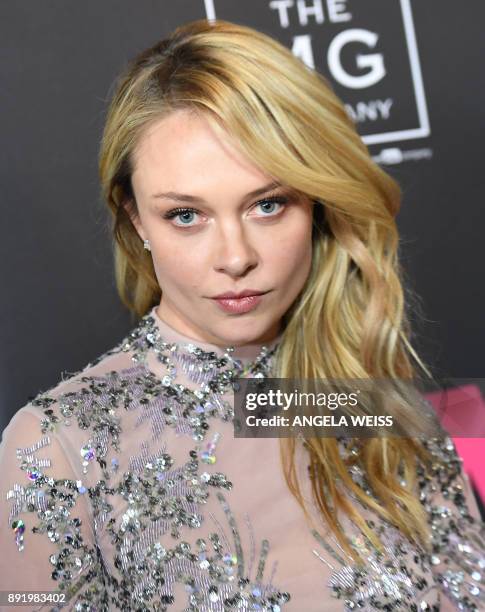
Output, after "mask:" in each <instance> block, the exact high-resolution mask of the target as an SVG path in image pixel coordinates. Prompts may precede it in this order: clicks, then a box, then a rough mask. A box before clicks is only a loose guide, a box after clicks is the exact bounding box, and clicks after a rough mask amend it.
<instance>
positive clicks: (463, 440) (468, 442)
mask: <svg viewBox="0 0 485 612" xmlns="http://www.w3.org/2000/svg"><path fill="white" fill-rule="evenodd" d="M426 398H427V399H428V400H429V401H430V402H431V403H432V404H433V406H434V408H435V409H436V411H437V413H438V415H439V416H440V421H441V423H442V425H443V427H445V428H446V429H447V430H448V431H449V432H450V436H451V437H452V439H453V442H454V444H455V446H456V450H457V452H458V454H459V455H460V456H461V458H462V459H463V467H464V470H465V472H466V473H467V474H468V475H469V476H470V479H471V480H472V482H473V484H474V486H475V487H476V489H477V491H478V492H479V494H480V497H481V498H482V500H484V501H485V470H484V469H483V459H484V457H485V401H484V399H483V397H482V394H481V392H480V389H479V387H477V385H472V384H469V385H462V386H460V387H454V388H452V389H446V390H445V391H442V392H440V391H437V392H433V393H427V394H426ZM471 433H473V435H474V436H482V437H468V436H470V434H471ZM460 434H461V436H460ZM462 436H467V437H462Z"/></svg>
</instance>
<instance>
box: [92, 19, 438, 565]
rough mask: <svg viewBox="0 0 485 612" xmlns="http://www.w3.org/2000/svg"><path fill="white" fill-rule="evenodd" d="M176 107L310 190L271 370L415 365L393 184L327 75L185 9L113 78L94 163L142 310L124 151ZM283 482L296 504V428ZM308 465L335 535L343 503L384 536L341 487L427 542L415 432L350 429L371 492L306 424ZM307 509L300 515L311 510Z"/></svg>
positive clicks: (270, 43)
mask: <svg viewBox="0 0 485 612" xmlns="http://www.w3.org/2000/svg"><path fill="white" fill-rule="evenodd" d="M178 109H192V110H197V111H200V112H203V113H204V116H205V117H207V119H209V120H210V121H211V122H212V124H213V126H214V128H215V129H221V128H222V129H223V130H225V131H226V132H227V133H228V134H229V135H230V136H232V137H233V138H234V141H236V142H237V143H238V144H239V147H240V149H241V150H242V151H243V153H245V154H246V155H247V157H248V158H250V159H251V160H252V161H253V162H254V163H255V164H256V165H258V166H259V167H260V168H262V169H264V170H265V171H266V172H267V173H268V174H270V175H272V176H273V177H275V178H276V179H279V180H280V181H281V182H282V183H283V184H286V185H289V186H291V187H292V188H294V189H295V190H297V191H298V192H301V193H302V194H305V195H307V196H309V197H310V198H312V199H313V200H314V201H315V204H316V205H315V207H314V232H313V236H312V241H313V261H312V267H311V271H310V274H309V277H308V280H307V282H306V284H305V286H304V288H303V290H302V291H301V292H300V295H299V296H298V298H297V299H296V301H295V302H294V304H293V305H292V307H291V308H290V310H289V311H288V312H287V313H286V314H285V317H284V333H283V338H282V341H281V343H280V345H279V347H278V351H277V354H276V357H275V365H274V374H273V375H274V376H275V377H278V378H294V379H295V378H296V379H327V378H328V379H334V378H335V379H351V378H352V379H355V378H359V379H372V378H401V379H412V378H413V377H414V375H415V373H416V371H417V368H416V366H418V367H419V368H421V370H423V371H424V372H425V373H426V375H428V376H431V375H430V373H429V372H428V370H427V368H426V366H425V365H424V364H423V363H422V361H421V360H420V358H419V357H418V355H417V354H416V352H415V350H414V349H413V347H412V346H411V343H410V337H411V328H410V323H409V317H408V314H407V305H408V300H407V299H406V300H405V299H404V289H403V287H404V283H403V281H402V279H403V278H404V276H403V274H404V272H403V270H402V269H401V267H400V263H399V260H398V246H399V236H398V231H397V228H396V222H395V217H396V214H397V212H398V210H399V207H400V200H401V190H400V187H399V185H398V184H397V182H396V181H395V180H394V179H393V178H392V177H391V176H389V175H388V174H387V173H386V172H385V171H384V170H382V169H381V168H380V167H379V166H378V165H377V164H376V163H375V162H374V161H373V160H372V158H371V156H370V154H369V152H368V150H367V148H366V146H365V145H364V144H363V142H362V140H361V138H360V137H359V135H358V133H357V131H356V129H355V126H354V124H353V122H352V121H351V119H350V118H349V117H348V115H347V113H346V111H345V108H344V106H343V104H342V102H341V101H340V100H339V98H338V97H337V96H336V95H335V93H334V92H333V91H332V88H331V86H330V84H329V82H328V81H327V80H326V78H325V77H324V76H323V75H321V74H320V73H318V72H317V71H315V70H312V69H310V68H308V67H307V66H305V65H304V64H303V63H302V62H301V61H300V60H299V59H298V58H296V57H295V56H294V55H293V54H292V53H291V51H290V50H289V49H287V48H286V47H284V46H283V45H281V44H280V43H278V42H277V41H275V40H274V39H272V38H271V37H270V36H268V35H266V34H264V33H261V32H259V31H257V30H254V29H252V28H249V27H245V26H242V25H237V24H234V23H231V22H228V21H222V20H219V21H216V22H214V23H209V22H208V21H206V20H197V21H192V22H190V23H186V24H184V25H182V26H180V27H178V28H177V29H175V30H174V31H173V32H172V34H171V35H170V36H169V37H168V38H165V39H163V40H161V41H160V42H158V43H157V44H155V45H153V46H152V47H150V48H148V49H146V50H144V51H143V52H141V53H140V54H139V55H138V56H137V57H135V58H134V59H133V60H132V61H131V62H130V63H129V64H128V66H127V67H126V69H125V70H124V71H123V73H122V75H121V76H120V77H119V79H118V80H117V82H116V84H115V91H114V93H113V95H112V99H111V102H110V105H109V108H108V112H107V118H106V123H105V129H104V133H103V137H102V142H101V148H100V156H99V171H100V178H101V185H102V191H103V197H104V199H105V200H106V202H107V204H108V206H109V208H110V210H111V212H112V214H113V220H114V223H113V236H114V251H115V267H116V283H117V287H118V291H119V294H120V297H121V299H122V301H123V302H124V304H125V305H126V306H127V307H128V308H129V309H130V310H131V311H132V312H133V313H135V314H136V315H137V316H139V317H141V316H143V315H144V314H146V313H147V311H148V310H149V309H150V308H151V307H152V306H154V305H155V304H158V303H159V302H160V299H161V289H160V287H159V285H158V282H157V279H156V276H155V271H154V268H153V264H152V259H151V257H150V256H149V255H148V254H147V253H146V251H144V249H143V244H142V241H141V240H140V237H139V235H138V234H137V232H136V230H135V228H134V226H133V224H132V222H131V219H130V215H129V214H128V211H127V204H130V205H132V206H134V207H135V210H136V201H135V198H134V194H133V191H132V187H131V173H132V153H133V151H134V148H135V147H136V144H137V142H138V141H139V139H140V136H141V134H142V133H143V131H144V130H145V129H146V128H147V126H148V125H149V124H150V123H152V122H154V121H159V120H160V119H161V118H162V117H164V116H167V115H168V114H170V113H172V112H173V111H175V110H178ZM280 442H281V444H280V450H281V462H282V467H283V470H284V475H285V479H286V482H287V484H288V487H289V489H290V491H291V492H292V493H293V495H294V496H295V497H296V499H297V500H298V502H299V503H300V505H301V506H302V508H303V510H304V512H305V515H306V516H307V518H309V519H310V515H309V513H308V512H307V509H306V506H305V502H304V500H303V496H302V494H301V488H300V484H299V481H298V478H297V476H296V470H295V445H296V439H295V438H282V439H281V440H280ZM304 446H305V448H306V450H307V452H308V455H309V477H310V479H311V488H312V492H313V495H314V499H315V501H316V503H317V508H318V509H319V510H320V512H321V516H322V518H323V519H324V521H325V522H326V524H327V525H328V526H329V527H330V529H331V531H332V532H333V533H334V534H335V536H336V537H337V539H338V541H339V542H340V544H341V545H342V546H343V547H344V549H345V550H346V551H347V552H348V554H349V555H350V556H351V557H353V558H358V557H359V555H358V554H357V555H355V551H354V550H353V549H352V547H351V546H350V544H349V541H348V539H347V537H346V536H345V534H344V533H343V530H342V527H341V524H340V521H339V519H338V516H339V513H340V512H344V513H345V514H346V515H347V516H348V517H349V518H350V519H351V520H352V521H353V522H354V523H355V524H356V525H357V526H358V527H359V528H360V529H361V530H362V532H363V533H364V534H365V535H366V536H367V537H368V538H369V540H370V541H371V542H372V543H373V544H374V545H375V546H376V547H377V548H378V549H381V550H382V548H381V542H380V540H379V538H378V537H377V535H376V534H375V533H374V532H373V531H372V530H371V529H370V528H369V526H368V525H367V522H366V521H365V520H364V518H363V516H362V515H361V513H360V512H359V511H358V509H357V508H356V507H355V505H353V504H351V503H350V502H349V497H348V495H347V493H349V492H351V493H353V494H354V495H355V496H356V497H357V499H358V500H359V501H360V502H362V503H363V504H364V505H365V506H366V507H368V508H370V509H372V510H374V511H375V512H376V513H377V514H378V515H380V516H381V517H382V518H383V519H385V520H387V521H389V522H390V523H392V524H393V525H395V526H396V527H397V528H398V529H399V530H400V531H401V532H402V533H403V534H405V535H406V536H407V537H408V538H409V539H410V540H411V541H414V542H416V543H417V544H421V545H423V546H424V547H425V548H428V544H429V531H428V525H427V521H426V516H425V513H424V509H423V507H422V504H421V503H420V501H419V499H418V497H417V494H416V490H415V489H416V471H417V464H418V462H421V464H422V465H425V464H427V463H428V460H429V455H428V454H427V452H426V449H425V447H424V446H423V445H422V444H421V443H420V442H419V440H418V439H415V438H411V437H405V438H395V437H394V438H393V437H387V438H382V437H380V438H368V439H363V440H358V444H356V448H357V449H358V450H357V451H356V453H354V454H353V455H352V457H353V462H354V463H358V464H359V465H360V467H361V469H362V470H363V472H364V476H365V478H366V480H367V483H368V485H369V486H370V488H371V490H372V492H373V495H370V494H369V493H368V492H366V491H365V490H364V489H363V488H362V487H360V486H359V485H358V484H356V483H355V482H354V480H353V479H352V477H351V475H350V471H349V467H350V465H349V460H347V459H346V458H344V457H343V456H341V454H340V453H339V446H338V441H337V440H336V439H335V438H319V437H315V438H309V439H307V440H306V441H305V444H304ZM310 520H311V519H310Z"/></svg>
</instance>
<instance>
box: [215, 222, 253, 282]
mask: <svg viewBox="0 0 485 612" xmlns="http://www.w3.org/2000/svg"><path fill="white" fill-rule="evenodd" d="M215 240H216V244H215V258H214V269H215V270H216V271H218V272H225V273H226V274H228V275H230V276H232V277H239V276H244V275H246V274H247V273H248V272H249V271H250V270H252V269H253V268H255V267H256V266H257V265H258V253H257V251H256V248H255V246H254V245H253V244H252V242H251V240H250V237H249V236H247V232H246V230H245V228H244V227H242V226H241V224H239V223H237V222H229V223H228V224H226V225H225V226H223V227H220V231H219V232H218V234H217V236H215Z"/></svg>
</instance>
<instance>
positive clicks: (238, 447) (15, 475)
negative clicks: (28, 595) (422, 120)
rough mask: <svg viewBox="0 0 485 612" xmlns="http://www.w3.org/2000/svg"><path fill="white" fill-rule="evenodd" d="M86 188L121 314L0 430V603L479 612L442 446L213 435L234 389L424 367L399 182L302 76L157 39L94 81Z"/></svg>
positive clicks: (278, 55)
mask: <svg viewBox="0 0 485 612" xmlns="http://www.w3.org/2000/svg"><path fill="white" fill-rule="evenodd" d="M100 176H101V182H102V186H103V190H104V196H105V198H106V201H107V203H108V205H109V207H110V210H111V211H112V213H113V217H114V239H115V245H114V246H115V256H116V278H117V284H118V289H119V293H120V296H121V298H122V300H123V302H124V303H125V304H126V305H127V306H128V308H129V309H130V310H131V311H133V312H134V313H136V314H137V315H138V316H139V317H140V320H139V322H138V323H137V324H136V325H135V326H134V328H133V330H132V331H131V332H130V333H129V334H128V335H127V336H126V338H124V339H122V340H121V341H120V343H119V344H117V345H116V346H115V347H114V348H113V349H111V350H109V351H107V352H106V353H104V354H103V355H101V356H100V357H99V358H98V359H97V360H96V361H95V362H94V363H91V364H88V365H87V366H86V367H85V368H84V369H83V370H82V371H80V372H78V373H76V374H75V375H73V376H71V377H70V378H69V379H67V380H63V381H61V382H59V383H58V384H57V385H56V386H55V387H53V388H52V389H50V390H49V391H47V392H45V393H41V394H39V395H38V396H37V397H36V398H35V399H34V400H33V401H31V402H30V403H29V404H28V405H26V406H24V407H23V408H22V409H21V410H19V411H18V413H17V414H16V415H15V416H14V417H13V419H12V420H11V422H10V424H9V425H8V427H7V428H6V430H5V432H4V435H3V439H2V445H1V448H0V453H1V456H0V459H1V465H2V471H1V477H0V478H1V483H0V488H1V494H2V498H1V499H2V501H1V508H2V521H1V527H2V531H1V550H2V559H1V568H0V576H1V577H2V578H1V581H2V589H3V590H8V591H9V592H15V591H19V590H21V591H26V590H29V591H51V595H50V600H48V601H42V600H41V599H38V600H37V602H38V603H37V606H39V607H40V605H41V604H43V605H45V606H46V607H47V608H53V609H55V608H56V607H61V606H62V604H63V603H64V605H66V606H67V607H68V608H69V609H73V610H117V609H125V610H177V611H178V610H202V611H205V610H224V609H243V610H273V611H276V610H282V609H283V610H285V611H287V610H291V611H295V612H302V611H304V612H312V611H317V610H319V611H321V610H354V609H363V610H374V609H378V610H397V609H399V610H463V609H466V610H477V609H482V608H483V602H484V599H483V595H482V584H483V579H482V577H481V572H482V569H483V564H484V557H485V547H484V546H483V543H482V539H481V535H480V534H481V522H480V520H479V515H478V511H477V508H476V505H475V503H474V501H473V497H472V495H471V493H470V488H469V485H468V483H467V481H466V480H465V479H464V477H463V474H462V471H461V466H460V461H459V459H458V458H457V455H456V453H455V450H454V448H453V445H452V443H451V442H450V440H448V439H442V438H440V439H436V440H431V441H429V442H427V443H424V442H419V441H418V439H413V438H410V437H407V438H370V439H362V440H352V439H348V438H345V439H342V438H339V439H335V438H309V439H307V440H305V441H302V439H301V438H288V439H282V440H278V439H277V438H263V439H261V438H253V439H251V438H247V439H243V438H235V437H234V423H233V421H232V419H233V416H234V415H233V404H232V402H233V385H234V379H235V378H237V377H248V378H252V377H267V376H270V375H271V376H274V377H278V378H284V379H287V378H296V379H313V378H317V379H319V378H361V379H372V378H377V377H380V378H401V377H402V378H405V379H412V378H413V377H414V376H415V374H416V373H417V368H418V367H421V368H422V369H424V371H425V372H427V370H426V368H425V366H424V365H423V364H422V363H421V361H420V360H419V358H418V356H417V355H416V353H415V351H414V350H413V348H412V346H411V344H410V340H409V337H410V329H409V323H408V319H407V315H406V310H405V308H404V306H405V305H404V302H403V290H402V284H401V280H400V279H401V272H400V269H399V262H398V257H397V249H398V233H397V229H396V225H395V216H396V213H397V211H398V208H399V203H400V190H399V187H398V185H397V184H396V182H395V181H394V180H393V179H392V178H391V177H390V176H388V175H387V174H386V173H385V172H384V171H383V170H382V169H380V168H379V167H378V166H377V165H375V164H374V163H373V162H372V159H371V158H370V156H369V153H368V151H367V149H366V147H365V146H364V145H363V143H362V141H361V139H360V138H359V136H358V134H357V133H356V131H355V128H354V126H353V124H352V122H351V121H350V119H349V118H348V117H347V115H346V112H345V110H344V107H343V105H342V103H341V102H340V101H339V100H338V99H337V98H336V96H335V94H334V93H333V92H332V90H331V88H330V87H329V85H328V83H327V82H326V81H325V79H324V78H323V77H322V76H321V75H319V74H318V73H316V72H315V71H312V70H309V69H307V68H306V67H304V66H303V65H302V64H301V62H300V61H299V60H297V59H296V58H295V57H294V56H293V55H292V54H291V52H290V51H289V50H287V49H286V48H284V47H283V46H282V45H280V44H278V43H277V42H276V41H274V40H272V39H271V38H269V37H268V36H266V35H264V34H262V33H259V32H257V31H255V30H252V29H250V28H247V27H243V26H240V25H235V24H232V23H229V22H224V21H218V22H216V23H215V24H212V25H211V24H209V23H207V22H206V21H204V20H201V21H196V22H192V23H189V24H186V25H184V26H181V27H180V28H178V29H177V30H175V31H174V32H173V34H172V35H171V36H170V37H169V38H167V39H165V40H162V41H161V42H160V43H159V44H156V45H155V46H153V47H152V48H150V49H147V50H146V51H144V52H143V53H141V54H140V55H139V56H138V57H136V58H135V59H134V60H133V61H132V62H131V63H130V65H129V66H128V67H127V69H126V71H125V73H124V74H123V75H122V76H121V78H120V80H119V82H118V83H117V87H116V91H115V93H114V96H113V99H112V101H111V104H110V107H109V112H108V116H107V121H106V126H105V130H104V134H103V140H102V144H101V153H100ZM241 293H242V294H243V296H240V297H239V298H237V295H238V294H241ZM227 294H229V296H228V295H227ZM244 294H246V297H244ZM256 294H258V297H255V296H256ZM251 296H252V297H251ZM280 452H281V457H280ZM52 591H55V596H54V595H53V594H52ZM44 599H45V597H44ZM60 599H61V600H62V601H60ZM34 603H35V602H34ZM33 607H35V606H33Z"/></svg>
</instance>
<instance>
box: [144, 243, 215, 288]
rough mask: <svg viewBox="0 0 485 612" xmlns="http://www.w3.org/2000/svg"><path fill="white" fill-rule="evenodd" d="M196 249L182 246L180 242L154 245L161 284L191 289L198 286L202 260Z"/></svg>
mask: <svg viewBox="0 0 485 612" xmlns="http://www.w3.org/2000/svg"><path fill="white" fill-rule="evenodd" d="M195 253H196V251H194V250H193V249H188V248H180V244H178V245H175V244H171V245H170V244H167V243H165V244H163V245H161V244H155V245H152V257H153V265H154V268H155V273H156V276H157V279H158V283H159V285H160V286H161V287H162V289H163V287H165V288H167V289H168V288H169V287H172V288H177V287H178V288H179V289H180V290H183V289H184V288H187V289H190V288H195V287H198V286H199V284H200V281H201V279H202V277H203V275H201V260H200V257H196V256H195Z"/></svg>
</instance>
